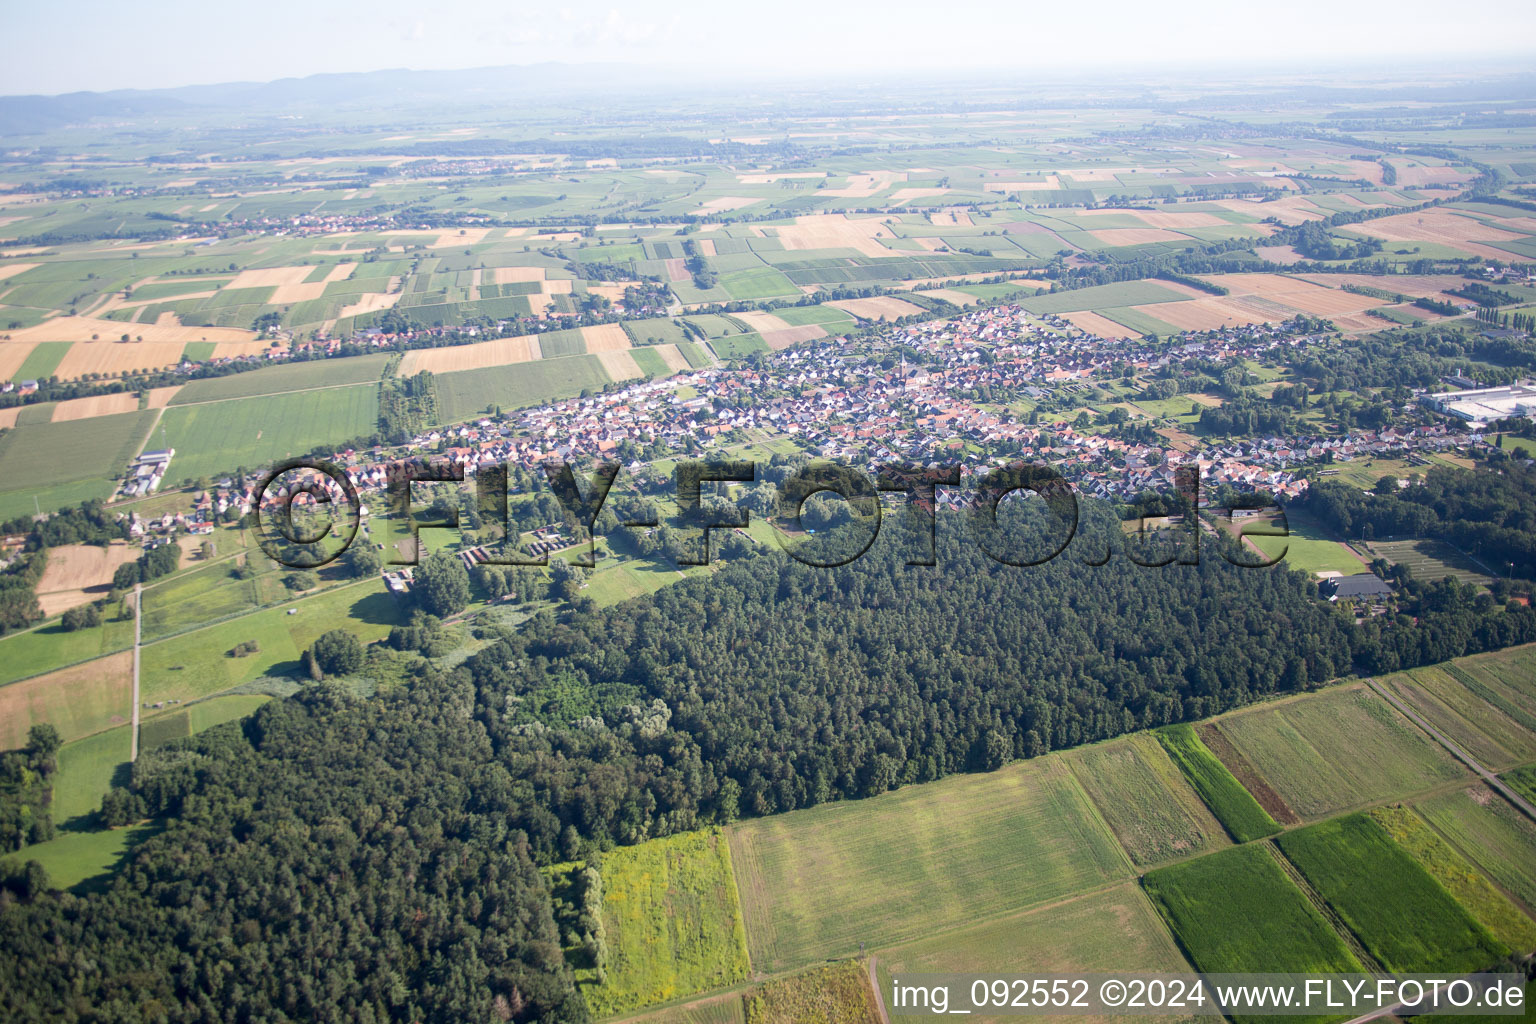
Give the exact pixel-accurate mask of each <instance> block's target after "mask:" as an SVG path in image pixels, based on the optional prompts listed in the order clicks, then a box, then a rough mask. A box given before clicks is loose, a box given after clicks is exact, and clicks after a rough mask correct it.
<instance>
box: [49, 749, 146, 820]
mask: <svg viewBox="0 0 1536 1024" xmlns="http://www.w3.org/2000/svg"><path fill="white" fill-rule="evenodd" d="M130 728H131V726H128V725H122V726H119V727H117V728H114V729H107V730H105V731H103V732H98V733H95V734H93V735H91V736H86V737H85V738H83V739H78V740H73V741H71V742H69V743H66V744H64V745H63V746H62V747H60V748H59V755H58V756H59V767H58V771H57V772H56V773H55V775H54V782H53V807H52V811H53V823H54V825H56V826H58V827H60V828H78V827H81V826H83V824H84V822H85V821H86V819H88V818H89V817H90V816H91V815H92V814H94V813H95V812H96V811H97V810H98V809H99V808H100V807H101V798H102V797H103V796H105V795H106V793H107V791H108V790H109V789H111V788H112V786H113V784H114V783H121V782H123V781H125V777H126V775H127V773H128V754H129V751H130V748H131V744H132V738H131V737H130V736H129V730H130Z"/></svg>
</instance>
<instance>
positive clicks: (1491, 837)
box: [1413, 784, 1536, 912]
mask: <svg viewBox="0 0 1536 1024" xmlns="http://www.w3.org/2000/svg"><path fill="white" fill-rule="evenodd" d="M1413 807H1414V810H1416V811H1418V812H1419V814H1420V815H1421V816H1423V818H1424V820H1425V821H1427V822H1429V824H1430V825H1431V826H1433V827H1434V828H1435V829H1436V830H1437V831H1438V832H1439V833H1440V834H1441V835H1442V836H1444V837H1445V838H1446V839H1447V840H1449V841H1450V843H1451V845H1453V846H1455V847H1456V849H1457V850H1459V851H1460V852H1461V853H1462V854H1464V855H1465V856H1466V857H1467V858H1468V859H1469V860H1471V861H1472V862H1473V863H1474V864H1476V865H1477V866H1478V867H1480V868H1482V869H1483V871H1484V872H1485V873H1487V875H1488V877H1489V878H1490V879H1492V880H1493V882H1494V883H1495V884H1496V885H1498V886H1499V887H1501V888H1502V889H1503V890H1504V891H1505V892H1507V893H1509V894H1510V895H1511V896H1513V897H1514V898H1515V899H1517V900H1519V901H1520V902H1521V903H1522V904H1524V906H1525V908H1526V909H1527V911H1528V912H1533V911H1536V823H1532V822H1531V820H1530V819H1529V818H1527V817H1525V816H1524V815H1522V814H1521V813H1520V812H1519V811H1517V810H1515V809H1514V808H1513V807H1511V806H1510V805H1509V803H1507V802H1506V801H1505V800H1504V798H1503V797H1501V796H1499V795H1498V794H1496V793H1494V792H1493V791H1492V790H1490V789H1488V788H1487V787H1486V786H1484V785H1482V784H1478V785H1475V786H1468V787H1467V788H1466V789H1459V790H1456V791H1454V792H1451V793H1444V794H1441V795H1439V796H1433V797H1428V798H1426V799H1424V800H1420V801H1418V802H1417V803H1415V804H1414V805H1413Z"/></svg>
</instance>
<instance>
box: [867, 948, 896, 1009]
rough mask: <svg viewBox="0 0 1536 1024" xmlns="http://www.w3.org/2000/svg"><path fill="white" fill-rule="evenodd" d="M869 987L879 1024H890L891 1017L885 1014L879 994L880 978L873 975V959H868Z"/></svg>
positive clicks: (883, 1000) (882, 999)
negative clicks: (873, 995)
mask: <svg viewBox="0 0 1536 1024" xmlns="http://www.w3.org/2000/svg"><path fill="white" fill-rule="evenodd" d="M869 987H870V989H871V990H873V992H874V993H875V1009H876V1010H877V1011H878V1012H879V1014H880V1024H891V1015H890V1014H888V1013H886V1012H885V996H884V995H882V994H881V992H880V977H879V975H877V974H876V973H875V958H874V957H873V956H871V957H870V958H869Z"/></svg>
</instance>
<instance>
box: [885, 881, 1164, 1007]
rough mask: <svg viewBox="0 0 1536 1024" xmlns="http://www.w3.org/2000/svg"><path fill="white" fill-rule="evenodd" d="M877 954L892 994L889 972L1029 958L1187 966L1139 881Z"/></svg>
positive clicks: (1135, 969)
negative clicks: (1138, 884)
mask: <svg viewBox="0 0 1536 1024" xmlns="http://www.w3.org/2000/svg"><path fill="white" fill-rule="evenodd" d="M878 953H879V957H878V963H877V973H878V975H879V977H880V983H881V989H882V991H884V992H887V993H888V992H890V991H891V979H892V978H896V977H901V976H902V975H903V974H908V973H911V972H914V971H917V972H934V973H977V974H983V975H985V974H988V973H991V972H997V973H999V974H1007V973H1008V972H1009V971H1010V970H1011V969H1012V968H1011V967H1010V965H1014V964H1028V965H1029V969H1030V970H1032V971H1040V972H1063V973H1066V972H1079V971H1129V972H1132V973H1137V974H1141V973H1148V974H1152V973H1174V972H1183V971H1188V970H1190V967H1189V964H1188V963H1187V962H1186V961H1185V959H1184V956H1183V954H1181V953H1180V952H1179V948H1178V946H1177V945H1175V944H1174V941H1173V937H1172V936H1171V935H1169V934H1168V929H1167V927H1166V926H1165V925H1164V924H1163V922H1162V921H1161V920H1159V919H1158V916H1157V911H1156V910H1154V909H1153V907H1152V904H1151V902H1150V901H1149V900H1148V899H1147V896H1146V894H1145V893H1144V892H1142V891H1141V889H1140V887H1138V886H1137V885H1136V884H1135V883H1134V882H1125V883H1122V884H1120V885H1115V886H1110V887H1107V888H1104V889H1099V890H1096V891H1094V892H1091V893H1088V894H1086V895H1083V896H1075V897H1072V898H1070V899H1067V900H1063V901H1062V902H1060V903H1054V904H1052V905H1050V906H1048V907H1041V908H1038V909H1036V910H1031V911H1027V912H1025V913H1022V914H1013V915H1010V916H1007V917H1004V918H1000V919H998V920H994V921H988V922H986V923H985V924H978V925H973V926H970V927H962V928H960V929H959V930H957V931H950V932H944V933H942V934H937V935H933V936H930V937H927V938H922V939H918V940H917V941H915V942H910V943H907V944H905V945H900V946H895V947H891V948H886V949H881V950H878ZM953 1005H954V1004H951V1006H952V1007H953ZM900 1019H902V1020H913V1021H930V1022H931V1021H937V1020H940V1019H943V1018H941V1017H940V1016H939V1015H938V1014H929V1015H921V1014H919V1015H914V1016H910V1017H909V1016H903V1017H902V1018H900ZM966 1019H967V1020H974V1021H1006V1020H1014V1021H1016V1020H1018V1019H1019V1018H1017V1017H989V1016H986V1015H976V1014H972V1015H971V1016H969V1017H967V1018H966ZM1053 1019H1066V1018H1053ZM1073 1019H1076V1020H1083V1021H1088V1020H1111V1019H1118V1018H1112V1017H1104V1018H1084V1017H1076V1018H1073Z"/></svg>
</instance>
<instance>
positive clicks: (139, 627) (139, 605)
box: [128, 583, 144, 764]
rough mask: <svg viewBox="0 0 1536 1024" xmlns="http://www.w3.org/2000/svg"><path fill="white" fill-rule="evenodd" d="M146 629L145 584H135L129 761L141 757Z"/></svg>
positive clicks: (131, 761)
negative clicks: (142, 664)
mask: <svg viewBox="0 0 1536 1024" xmlns="http://www.w3.org/2000/svg"><path fill="white" fill-rule="evenodd" d="M143 630H144V584H142V583H135V584H134V585H133V724H132V725H130V726H129V728H128V761H129V763H130V764H131V763H133V762H135V761H137V760H138V759H139V648H140V646H141V644H140V641H141V640H142V639H143Z"/></svg>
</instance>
